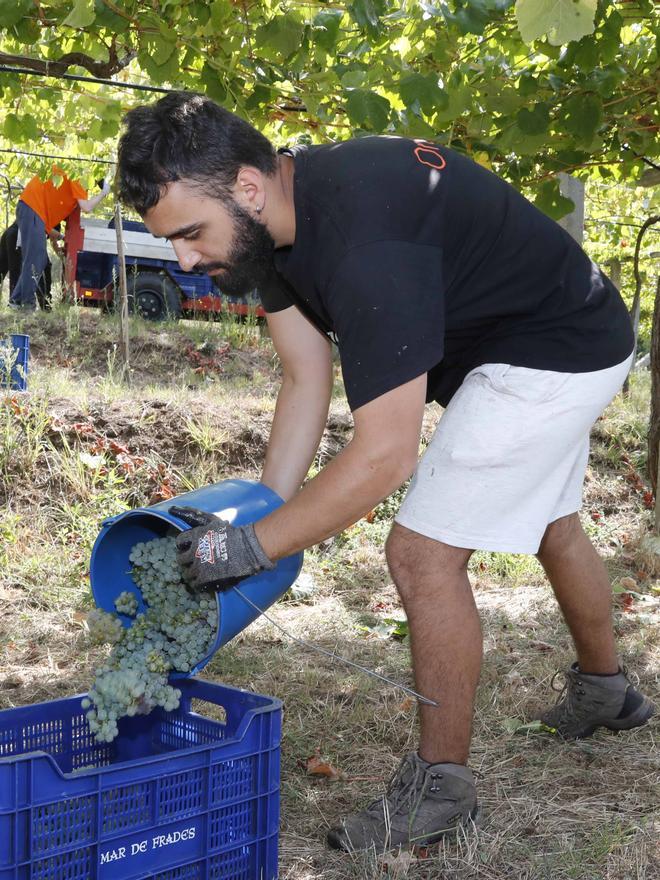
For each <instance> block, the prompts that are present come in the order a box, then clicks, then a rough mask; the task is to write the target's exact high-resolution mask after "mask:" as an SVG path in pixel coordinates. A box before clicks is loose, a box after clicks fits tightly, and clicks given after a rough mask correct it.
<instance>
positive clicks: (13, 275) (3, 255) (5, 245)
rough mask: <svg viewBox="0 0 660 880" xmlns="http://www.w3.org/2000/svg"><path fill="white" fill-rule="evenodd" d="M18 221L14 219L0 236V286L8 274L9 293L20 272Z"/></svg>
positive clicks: (14, 285)
mask: <svg viewBox="0 0 660 880" xmlns="http://www.w3.org/2000/svg"><path fill="white" fill-rule="evenodd" d="M17 242H18V223H17V222H16V221H15V220H14V222H13V223H10V224H9V226H8V227H7V228H6V229H5V231H4V232H3V233H2V235H1V236H0V286H1V285H2V282H3V281H4V280H5V278H6V276H7V275H8V276H9V295H10V296H11V292H12V290H13V289H14V287H16V282H17V281H18V276H19V275H20V274H21V249H20V248H19V247H18V243H17Z"/></svg>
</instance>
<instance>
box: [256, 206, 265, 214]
mask: <svg viewBox="0 0 660 880" xmlns="http://www.w3.org/2000/svg"><path fill="white" fill-rule="evenodd" d="M263 209H264V208H263V205H262V206H261V207H259V205H256V206H255V208H254V210H255V211H256V212H257V214H261V212H262V211H263Z"/></svg>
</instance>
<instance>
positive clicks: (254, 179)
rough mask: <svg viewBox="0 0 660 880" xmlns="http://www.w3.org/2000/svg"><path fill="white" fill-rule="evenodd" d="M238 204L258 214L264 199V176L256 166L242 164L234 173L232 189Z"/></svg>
mask: <svg viewBox="0 0 660 880" xmlns="http://www.w3.org/2000/svg"><path fill="white" fill-rule="evenodd" d="M233 194H234V198H235V199H236V201H237V202H238V204H239V205H240V206H241V207H242V208H245V209H246V210H247V211H249V212H250V213H256V214H260V213H261V211H262V209H263V206H264V201H265V189H264V177H263V174H262V173H261V171H259V169H258V168H253V167H252V166H251V165H243V166H242V167H241V168H240V169H239V172H238V174H237V175H236V183H235V184H234V189H233Z"/></svg>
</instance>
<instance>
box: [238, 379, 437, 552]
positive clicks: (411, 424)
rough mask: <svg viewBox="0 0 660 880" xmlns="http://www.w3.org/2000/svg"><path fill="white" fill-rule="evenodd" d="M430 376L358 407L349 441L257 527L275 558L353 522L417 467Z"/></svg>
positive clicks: (415, 380)
mask: <svg viewBox="0 0 660 880" xmlns="http://www.w3.org/2000/svg"><path fill="white" fill-rule="evenodd" d="M425 399H426V374H425V373H424V374H423V375H421V376H418V377H417V378H416V379H413V380H412V381H410V382H407V383H406V384H405V385H401V386H399V387H398V388H395V389H394V390H393V391H389V392H387V393H386V394H383V395H381V396H380V397H378V398H376V399H375V400H372V401H371V402H370V403H367V404H365V405H364V406H361V407H359V408H358V409H356V410H355V412H354V413H353V418H354V421H355V433H354V436H353V439H352V440H351V442H350V443H349V444H348V445H347V446H346V447H345V448H344V449H343V450H342V452H340V453H339V455H337V456H336V458H334V459H333V460H332V461H331V462H330V463H329V464H328V465H326V467H324V468H323V470H322V471H321V473H320V474H318V476H316V477H314V479H313V480H310V481H309V482H308V483H307V484H306V485H305V487H304V488H303V489H302V490H301V491H300V492H298V494H297V495H296V496H295V497H294V498H292V500H291V501H289V502H288V503H287V504H285V505H284V506H283V507H281V508H279V509H278V510H276V511H274V512H273V513H271V514H269V515H268V516H267V517H265V518H264V519H262V520H260V521H259V522H258V523H257V524H256V525H255V533H256V536H257V538H258V539H259V541H260V543H261V546H262V547H263V549H264V551H265V553H266V555H267V556H268V557H269V558H270V559H271V560H272V561H275V560H277V559H281V558H282V557H284V556H289V555H290V554H291V553H295V552H297V551H298V550H302V549H304V548H306V547H311V546H312V545H314V544H318V543H319V541H323V540H324V539H325V538H328V537H330V536H331V535H335V534H337V533H338V532H340V531H341V530H342V529H345V528H346V527H347V526H349V525H352V524H353V523H354V522H356V521H357V520H358V519H360V518H361V517H362V516H364V515H365V514H366V513H368V512H369V511H370V510H372V509H373V508H374V507H375V506H376V504H378V503H379V502H380V501H382V500H383V498H386V497H387V496H388V495H390V494H391V493H392V492H393V491H394V490H395V489H397V488H398V487H399V486H400V485H401V484H402V483H403V482H404V481H405V480H406V479H407V478H408V477H409V476H410V475H411V474H412V472H413V471H414V470H415V468H416V466H417V457H418V452H419V438H420V434H421V429H422V418H423V415H424V404H425Z"/></svg>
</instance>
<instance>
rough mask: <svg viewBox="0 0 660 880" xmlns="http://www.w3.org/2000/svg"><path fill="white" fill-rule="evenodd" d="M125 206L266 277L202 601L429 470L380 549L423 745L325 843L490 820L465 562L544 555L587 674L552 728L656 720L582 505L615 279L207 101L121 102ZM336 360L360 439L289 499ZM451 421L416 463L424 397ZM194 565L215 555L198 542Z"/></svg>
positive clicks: (227, 262) (380, 153)
mask: <svg viewBox="0 0 660 880" xmlns="http://www.w3.org/2000/svg"><path fill="white" fill-rule="evenodd" d="M126 123H127V128H126V131H125V133H124V135H123V137H122V140H121V144H120V148H119V169H118V180H119V191H120V196H121V198H122V199H123V200H124V201H125V202H126V203H127V204H128V205H131V206H133V207H134V208H135V209H137V211H139V213H140V214H141V215H142V216H143V217H144V220H145V223H146V225H147V227H148V228H149V230H150V231H151V232H152V233H153V234H154V235H156V236H164V237H166V238H168V239H169V240H170V241H171V242H172V244H173V246H174V249H175V251H176V253H177V257H178V259H179V262H180V263H181V266H182V267H183V268H184V269H186V270H192V269H196V270H197V271H204V272H209V273H210V274H212V275H217V276H218V281H219V283H220V284H221V286H222V289H223V290H226V291H229V292H231V293H234V292H236V293H239V292H244V291H246V290H248V289H249V288H251V287H252V286H255V285H256V286H257V287H258V288H259V290H260V292H261V296H262V301H263V305H264V308H265V309H266V311H267V313H268V322H269V328H270V332H271V335H272V339H273V343H274V345H275V348H276V350H277V352H278V354H279V356H280V359H281V362H282V368H283V381H282V387H281V390H280V392H279V396H278V400H277V406H276V410H275V416H274V420H273V425H272V430H271V437H270V442H269V446H268V451H267V454H266V460H265V465H264V470H263V476H262V479H263V482H264V483H266V484H267V485H268V486H270V487H271V488H273V489H274V490H275V491H276V492H278V493H279V494H280V495H281V496H282V497H283V498H284V499H285V500H286V503H285V504H284V505H283V506H282V507H281V508H279V509H278V510H277V511H275V512H274V513H272V514H270V515H269V516H267V517H266V518H264V519H262V520H260V521H259V522H258V523H257V524H256V525H255V526H242V527H238V528H234V527H231V526H229V525H227V524H225V523H222V522H221V521H220V520H218V519H217V518H215V517H209V516H207V515H203V514H199V512H195V511H191V510H185V509H184V510H183V512H181V511H179V515H181V516H184V517H185V518H187V521H188V523H189V524H190V525H191V526H192V529H191V530H189V531H186V532H184V533H182V534H181V535H180V537H179V539H178V545H179V552H180V561H181V563H182V565H183V566H184V568H185V570H186V578H187V580H188V582H189V585H190V587H191V589H207V588H215V589H223V588H226V587H229V586H231V585H233V584H235V583H237V582H238V581H239V580H240V579H242V578H245V577H248V576H250V575H252V574H254V573H256V572H257V571H260V570H263V569H268V568H272V567H273V564H274V563H275V561H276V560H278V559H280V558H282V557H284V556H287V555H289V554H291V553H293V552H295V551H297V550H300V549H302V548H305V547H309V546H311V545H313V544H315V543H318V542H319V541H322V540H324V539H325V538H327V537H328V536H330V535H334V534H336V533H337V532H339V531H341V530H342V529H344V528H346V527H347V526H349V525H350V524H352V523H354V522H356V521H357V520H358V519H359V518H360V517H362V516H363V515H364V514H365V513H366V512H368V511H369V510H371V509H372V508H373V507H374V506H375V505H376V504H378V503H379V502H380V501H381V500H382V499H383V498H385V497H387V496H388V495H389V494H390V493H391V492H393V491H394V490H395V489H396V488H398V487H399V486H400V485H401V484H402V483H403V482H404V481H405V480H406V479H407V478H408V477H409V476H410V475H411V473H413V471H415V476H414V478H413V481H412V484H411V486H410V489H409V491H408V494H407V496H406V499H405V501H404V503H403V505H402V507H401V510H400V511H399V513H398V515H397V517H396V522H395V524H394V526H393V528H392V531H391V533H390V536H389V538H388V541H387V546H386V554H387V560H388V564H389V567H390V572H391V574H392V578H393V580H394V583H395V584H396V587H397V589H398V591H399V594H400V596H401V599H402V602H403V604H404V607H405V610H406V613H407V616H408V620H409V625H410V633H411V651H412V660H413V666H414V672H415V681H416V687H417V690H418V691H419V692H420V693H421V694H423V695H424V696H425V697H427V698H429V699H430V700H432V701H435V702H436V703H437V706H433V705H426V704H425V705H422V706H421V707H420V722H421V738H420V744H419V749H418V751H417V752H416V753H413V754H411V755H407V756H405V757H404V759H403V760H402V763H401V765H400V767H399V770H398V771H397V774H396V775H395V777H394V778H393V780H392V782H391V783H390V785H389V787H388V790H387V792H386V793H385V795H384V796H383V797H381V798H379V799H378V800H376V801H375V802H374V803H373V804H371V805H370V806H368V807H367V809H366V810H364V811H362V812H360V813H358V814H356V815H354V816H350V817H348V818H347V819H345V820H344V821H343V822H342V824H341V825H340V826H338V827H337V828H334V829H332V830H331V831H330V833H329V835H328V840H329V843H330V844H331V845H332V846H334V847H338V848H342V849H350V848H356V849H357V848H363V847H368V846H372V845H375V846H376V847H377V848H378V849H384V848H387V847H390V846H399V845H408V844H410V843H412V842H420V843H421V842H428V841H431V840H434V839H437V838H438V837H439V836H440V835H442V834H443V833H445V832H446V831H447V830H450V829H452V828H455V827H456V825H458V824H460V823H469V822H470V821H471V820H472V819H474V818H476V815H477V801H476V792H475V784H474V778H473V775H472V772H471V771H470V769H469V768H468V766H467V761H468V753H469V745H470V735H471V720H472V712H473V703H474V695H475V690H476V687H477V681H478V677H479V668H480V663H481V651H482V648H481V631H480V625H479V618H478V615H477V611H476V608H475V604H474V600H473V598H472V594H471V590H470V584H469V580H468V577H467V573H466V568H467V564H468V560H469V558H470V555H471V554H472V552H473V551H474V550H475V549H484V550H491V551H497V550H500V551H508V552H520V553H534V554H536V555H537V556H538V558H539V559H540V561H541V563H542V565H543V566H544V568H545V571H546V572H547V575H548V578H549V580H550V582H551V584H552V587H553V589H554V592H555V594H556V597H557V600H558V602H559V604H560V606H561V609H562V611H563V614H564V616H565V618H566V621H567V624H568V626H569V628H570V631H571V634H572V636H573V640H574V642H575V646H576V651H577V661H576V663H575V664H573V666H571V668H570V669H568V670H567V672H566V680H567V688H566V691H565V693H564V696H563V697H562V698H561V699H560V701H559V702H558V704H557V705H556V706H555V707H554V708H553V709H551V710H549V711H548V712H547V713H546V714H545V716H544V717H545V720H546V723H547V724H548V725H551V726H552V727H554V728H555V729H556V730H557V731H558V732H559V733H560V734H561V735H562V736H565V737H582V736H589V735H590V734H591V733H593V731H594V730H595V729H596V728H597V727H599V726H604V727H608V728H612V729H616V730H619V729H627V728H631V727H636V726H638V725H640V724H643V723H644V722H645V721H646V720H647V719H648V718H649V717H650V716H651V715H652V713H653V706H652V704H651V703H650V702H649V701H648V700H647V699H646V698H645V697H644V696H643V695H642V694H640V693H639V692H638V691H637V690H635V689H634V688H633V687H632V686H631V685H630V683H629V682H628V680H627V678H626V676H625V674H624V673H623V671H622V670H621V669H620V667H619V662H618V658H617V654H616V650H615V645H614V636H613V631H612V622H611V586H610V583H609V580H608V578H607V574H606V571H605V568H604V566H603V564H602V562H601V561H600V559H599V558H598V556H597V554H596V552H595V550H594V548H593V546H592V545H591V543H590V542H589V540H588V538H587V537H586V535H585V533H584V532H583V530H582V528H581V526H580V521H579V519H578V515H577V511H578V509H579V506H580V496H581V487H582V480H583V476H584V471H585V466H586V462H587V456H588V438H589V429H590V427H591V425H592V423H593V422H594V421H595V419H596V418H597V417H598V415H599V414H600V412H601V411H602V410H603V408H604V407H605V406H606V405H607V404H608V403H609V401H610V400H611V398H612V397H613V396H614V394H615V393H616V391H617V390H618V388H619V386H620V385H621V383H622V381H623V379H624V377H625V375H626V373H627V371H628V367H629V364H630V361H631V352H632V347H633V338H632V332H631V327H630V322H629V320H628V315H627V311H626V309H625V306H624V304H623V302H622V301H621V299H620V297H619V295H618V293H617V291H616V289H615V288H614V287H613V286H612V284H611V283H610V282H609V280H608V279H607V278H606V277H605V276H604V275H602V273H601V272H600V271H599V270H598V268H597V267H596V266H594V265H593V264H592V263H591V262H590V260H589V259H588V258H587V256H586V255H585V254H584V253H583V251H582V250H581V249H580V248H579V247H578V245H577V244H576V243H575V242H574V241H573V240H572V239H571V238H570V237H569V236H568V235H567V234H566V233H565V232H564V231H563V230H562V229H561V228H560V227H559V226H557V225H556V224H555V223H553V222H552V221H551V220H549V219H548V218H546V217H545V216H544V215H543V214H541V213H540V212H539V211H537V210H536V209H535V208H534V207H533V206H532V205H531V204H529V203H528V202H527V201H526V200H525V199H524V198H522V196H520V195H519V194H518V193H517V192H516V191H515V190H514V189H513V188H512V187H510V186H509V185H508V184H506V183H505V182H503V181H501V180H499V179H498V178H497V177H496V176H495V175H493V174H491V173H490V172H488V171H486V170H485V169H483V168H481V167H480V166H478V165H476V164H474V163H472V162H471V161H470V160H468V159H466V158H464V157H462V156H460V155H458V154H456V153H453V152H452V151H451V150H448V149H445V148H444V147H440V146H437V145H435V144H431V143H427V142H417V141H412V140H407V139H405V138H381V137H367V138H361V139H359V140H352V141H346V142H343V143H339V144H327V145H323V146H318V147H297V148H295V149H293V150H284V151H280V152H279V153H276V152H275V151H274V150H273V148H272V146H271V144H270V143H269V142H268V141H267V140H266V139H265V138H264V137H263V136H262V135H261V134H259V133H258V132H257V131H256V130H255V129H253V128H252V127H251V126H250V125H248V124H247V123H245V122H243V121H242V120H241V119H239V118H238V117H236V116H234V115H233V114H231V113H228V112H227V111H225V110H223V109H222V108H220V107H218V106H217V105H215V104H214V103H213V102H211V101H210V100H208V99H206V98H204V97H202V96H199V95H193V94H185V93H178V94H170V95H168V96H167V97H165V98H163V99H162V100H161V101H159V102H157V103H156V104H153V105H151V106H147V107H141V108H138V109H136V110H133V111H131V113H129V114H128V116H127V118H126ZM330 338H333V339H336V341H337V345H338V347H339V352H340V355H341V361H342V369H343V377H344V384H345V386H346V393H347V396H348V401H349V404H350V406H351V409H352V411H353V418H354V423H355V432H354V436H353V439H352V440H351V441H350V442H349V443H348V445H347V446H346V447H345V449H344V450H342V452H341V453H340V454H339V455H337V456H336V457H335V458H334V459H333V461H331V462H330V463H329V464H328V465H327V466H326V467H325V468H324V469H323V470H322V471H321V473H319V474H318V475H317V476H316V477H315V478H314V479H312V480H310V481H308V482H307V483H306V484H305V486H304V488H302V489H301V488H300V486H301V484H302V482H303V480H304V479H305V476H306V474H307V471H308V468H309V465H310V463H311V462H312V460H313V457H314V455H315V453H316V450H317V447H318V444H319V441H320V438H321V435H322V432H323V427H324V424H325V421H326V416H327V412H328V406H329V402H330V394H331V387H332V355H331V343H330ZM433 399H434V400H438V401H439V402H440V403H441V404H443V406H446V410H445V413H444V415H443V416H442V419H441V420H440V423H439V427H438V429H437V431H436V434H435V437H434V438H433V440H432V442H431V444H430V446H429V447H428V449H427V451H426V453H425V454H424V456H423V458H422V460H421V462H420V463H419V465H418V463H417V454H418V448H419V438H420V430H421V424H422V415H423V411H424V405H425V402H426V401H427V400H433ZM203 550H204V551H205V552H203Z"/></svg>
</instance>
